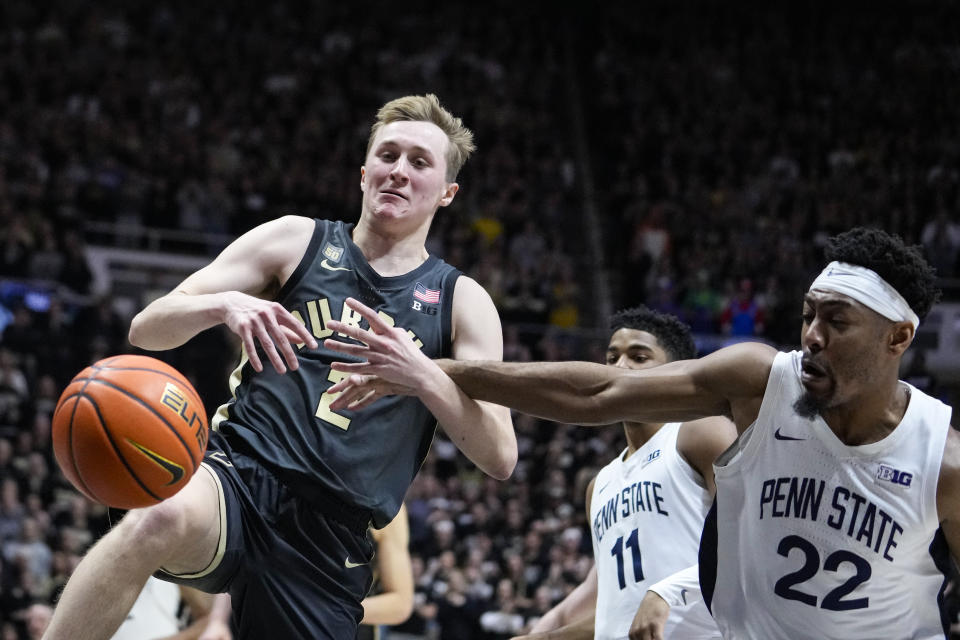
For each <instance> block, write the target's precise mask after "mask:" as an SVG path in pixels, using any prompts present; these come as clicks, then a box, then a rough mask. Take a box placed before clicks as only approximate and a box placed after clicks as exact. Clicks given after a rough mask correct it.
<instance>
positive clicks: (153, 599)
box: [111, 577, 180, 640]
mask: <svg viewBox="0 0 960 640" xmlns="http://www.w3.org/2000/svg"><path fill="white" fill-rule="evenodd" d="M179 608H180V587H178V586H177V585H175V584H173V583H170V582H164V581H163V580H158V579H156V578H154V577H150V578H149V579H148V580H147V583H146V584H145V585H143V591H141V592H140V595H139V596H138V597H137V601H136V602H134V603H133V608H132V609H130V613H129V614H127V619H126V620H124V622H123V624H122V625H120V628H119V629H117V632H116V633H115V634H114V636H113V638H111V640H152V639H153V638H165V637H167V636H172V635H173V634H175V633H177V631H179V630H180V625H179V620H178V619H177V610H178V609H179Z"/></svg>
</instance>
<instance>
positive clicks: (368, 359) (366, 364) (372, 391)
mask: <svg viewBox="0 0 960 640" xmlns="http://www.w3.org/2000/svg"><path fill="white" fill-rule="evenodd" d="M346 305H347V306H348V307H350V308H351V309H353V310H354V311H356V312H357V313H359V314H360V315H361V316H362V317H363V319H364V320H366V321H367V323H368V324H369V325H370V328H369V329H361V328H360V327H358V326H355V325H348V324H343V323H342V322H338V321H336V320H330V321H328V322H327V324H326V326H327V328H328V329H332V330H334V331H336V332H337V333H342V334H344V335H346V336H349V337H351V338H353V339H354V340H358V341H359V342H361V343H362V344H351V343H347V342H340V341H339V340H333V339H329V338H328V339H327V340H326V341H324V346H325V347H326V348H328V349H330V350H332V351H339V352H340V353H345V354H347V355H351V356H355V357H357V358H360V359H362V360H363V362H334V363H332V364H331V365H330V367H331V368H332V369H334V370H335V371H343V372H344V373H349V374H350V376H349V377H347V378H346V379H344V380H342V381H341V382H338V383H337V384H335V385H334V386H332V387H331V388H330V389H328V392H330V393H340V396H339V397H338V398H337V399H336V400H335V401H334V402H333V403H331V405H330V408H331V409H333V410H337V409H346V408H350V409H360V408H362V407H364V406H366V405H368V404H370V403H371V402H373V401H374V400H375V399H376V398H379V397H381V396H384V395H391V394H398V393H399V394H404V395H415V393H416V390H417V389H419V388H422V386H423V385H424V384H425V383H426V381H427V380H428V379H429V376H430V375H431V374H432V372H431V368H435V367H436V365H435V364H433V361H432V360H430V358H428V357H427V356H426V355H424V353H423V352H422V351H421V350H420V347H418V346H417V344H416V343H414V341H413V339H412V338H411V337H410V334H409V333H407V331H406V330H404V329H400V328H397V327H393V326H391V325H390V324H388V323H387V321H386V320H384V319H383V318H381V317H380V315H379V314H377V312H376V311H374V310H373V309H371V308H370V307H368V306H366V305H365V304H363V303H362V302H360V301H358V300H354V299H353V298H347V300H346Z"/></svg>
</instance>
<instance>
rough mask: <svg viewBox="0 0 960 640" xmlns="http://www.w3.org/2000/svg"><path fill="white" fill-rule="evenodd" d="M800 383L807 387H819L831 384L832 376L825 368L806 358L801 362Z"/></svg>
mask: <svg viewBox="0 0 960 640" xmlns="http://www.w3.org/2000/svg"><path fill="white" fill-rule="evenodd" d="M800 381H801V382H802V383H803V384H804V386H807V387H809V386H819V385H823V384H829V382H830V376H829V374H828V373H827V370H826V369H825V368H824V367H823V366H821V365H820V364H818V363H816V362H814V361H813V359H812V358H808V357H806V356H805V357H803V358H802V359H801V360H800Z"/></svg>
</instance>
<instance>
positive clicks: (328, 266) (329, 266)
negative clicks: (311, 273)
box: [320, 258, 353, 271]
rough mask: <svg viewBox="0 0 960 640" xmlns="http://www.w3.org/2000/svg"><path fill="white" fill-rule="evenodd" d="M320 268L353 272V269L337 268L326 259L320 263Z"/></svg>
mask: <svg viewBox="0 0 960 640" xmlns="http://www.w3.org/2000/svg"><path fill="white" fill-rule="evenodd" d="M320 266H321V267H323V268H324V269H328V270H330V271H353V269H347V268H346V267H335V266H333V265H332V264H330V263H329V262H327V259H326V258H324V259H323V261H322V262H321V263H320Z"/></svg>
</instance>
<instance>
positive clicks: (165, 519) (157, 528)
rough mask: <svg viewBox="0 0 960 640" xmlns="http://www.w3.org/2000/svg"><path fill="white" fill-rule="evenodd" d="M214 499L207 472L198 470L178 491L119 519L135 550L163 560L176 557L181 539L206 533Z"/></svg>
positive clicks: (202, 537)
mask: <svg viewBox="0 0 960 640" xmlns="http://www.w3.org/2000/svg"><path fill="white" fill-rule="evenodd" d="M215 500H217V494H216V489H215V486H214V485H213V484H212V481H211V479H210V477H209V474H208V473H206V472H204V471H201V472H200V473H197V474H196V475H195V476H194V477H193V478H192V479H191V480H190V483H189V484H188V485H187V486H186V487H184V488H183V490H181V491H180V492H179V493H177V494H176V495H174V496H172V497H171V498H168V499H167V500H164V501H163V502H160V503H159V504H156V505H153V506H151V507H146V508H144V509H134V510H132V511H130V512H129V513H128V514H127V515H126V516H125V517H124V519H123V521H122V522H121V523H120V526H121V527H122V528H123V535H124V537H125V538H126V539H128V540H132V541H135V544H136V547H137V549H138V552H139V553H142V554H143V555H144V556H147V557H151V558H154V559H156V560H158V561H159V562H166V561H168V560H169V559H171V558H175V557H178V556H179V555H180V554H181V552H182V550H183V548H184V542H186V541H191V542H193V541H196V540H198V539H199V540H203V539H204V538H206V537H207V536H209V535H210V531H211V528H212V523H211V520H212V518H215V517H216V516H215V514H216V508H213V509H211V508H210V505H211V503H212V502H213V501H215Z"/></svg>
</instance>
